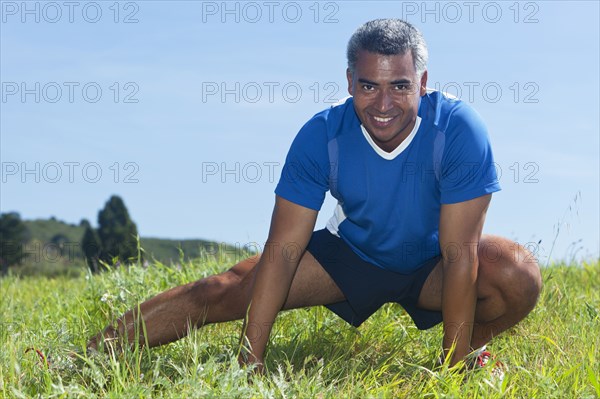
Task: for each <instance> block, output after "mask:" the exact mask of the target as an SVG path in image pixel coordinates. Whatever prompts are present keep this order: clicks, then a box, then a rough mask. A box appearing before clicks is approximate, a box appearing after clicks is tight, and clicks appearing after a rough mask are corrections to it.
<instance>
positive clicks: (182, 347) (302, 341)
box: [0, 258, 600, 399]
mask: <svg viewBox="0 0 600 399" xmlns="http://www.w3.org/2000/svg"><path fill="white" fill-rule="evenodd" d="M227 263H228V264H229V265H230V264H231V263H233V261H232V262H227ZM225 268H226V265H219V264H217V262H215V261H214V260H211V259H210V258H205V259H202V260H198V261H194V262H186V263H183V264H182V265H181V267H180V268H173V267H167V266H165V265H162V264H160V263H154V264H152V265H150V267H148V268H143V267H139V266H132V267H129V268H119V269H116V270H114V271H111V272H110V273H103V274H101V275H94V276H92V275H89V274H88V273H87V272H83V274H82V276H81V277H78V278H74V279H69V278H66V277H59V278H54V279H52V278H42V277H27V278H21V277H18V276H8V277H6V278H4V279H2V280H0V294H1V304H0V318H1V319H0V320H1V323H2V324H1V330H0V398H30V397H43V398H77V397H81V398H104V397H106V398H149V397H156V398H195V397H207V398H211V397H214V398H253V397H254V398H263V397H267V398H269V397H272V398H296V397H302V398H305V397H306V398H313V397H315V398H338V397H354V398H370V397H374V398H388V397H389V398H396V397H410V398H421V397H425V398H439V397H456V398H463V397H470V398H471V397H472V398H478V397H482V398H501V397H502V398H504V397H507V398H561V399H562V398H597V397H600V384H599V377H598V376H599V375H600V361H599V356H598V351H599V349H598V348H599V347H600V312H599V309H600V293H599V292H600V289H599V288H600V287H599V281H600V264H599V263H598V261H594V262H592V263H586V264H580V265H569V266H567V265H554V266H550V267H546V268H544V269H543V278H544V282H545V284H544V288H543V292H542V295H541V297H540V301H539V304H538V306H537V307H536V308H535V310H534V311H533V312H532V313H531V315H530V316H529V317H528V318H527V319H525V320H524V321H523V322H522V323H520V324H519V325H518V326H516V327H515V328H513V329H511V330H510V331H508V332H507V333H505V334H503V335H502V336H500V337H498V338H496V339H495V340H494V341H493V342H492V344H491V345H490V346H489V348H490V350H492V351H493V352H494V354H495V355H496V356H497V358H498V359H499V360H501V361H502V362H503V363H505V364H506V365H507V366H508V373H507V375H506V378H505V379H504V381H503V382H498V381H495V380H493V379H492V378H491V377H490V375H489V374H488V373H487V372H485V371H483V372H477V373H470V374H468V375H467V376H466V378H465V375H464V374H460V373H456V372H454V371H453V370H448V369H447V368H443V367H442V368H437V367H436V359H437V357H438V356H439V354H440V343H441V337H442V332H441V328H440V327H439V326H438V327H435V328H433V329H431V330H429V331H425V332H421V331H418V330H417V329H416V327H415V326H414V325H413V324H412V322H411V321H410V318H409V317H408V316H407V315H406V314H405V313H404V311H403V310H402V309H401V308H400V307H398V306H396V305H386V306H385V307H383V308H382V309H381V310H380V311H379V312H377V313H376V314H375V315H374V316H373V317H371V318H370V319H369V320H368V321H367V322H366V323H365V324H364V325H363V326H361V327H360V328H359V329H355V328H352V327H350V326H348V325H347V324H345V323H344V322H343V321H341V320H340V319H338V318H337V317H336V316H335V315H333V314H332V313H330V312H329V311H328V310H326V309H325V308H322V307H317V308H312V309H310V310H307V309H301V310H295V311H290V312H284V313H282V314H280V316H279V318H278V319H277V323H276V325H275V327H274V329H273V332H272V335H271V341H270V342H271V343H270V346H269V348H268V353H267V368H268V370H269V372H268V374H267V375H266V376H262V377H258V376H254V375H253V374H252V373H251V372H249V370H246V369H240V368H239V367H238V365H237V361H236V355H235V353H236V351H237V349H238V340H239V334H240V329H241V323H240V322H231V323H225V324H220V325H211V326H207V327H205V328H202V329H200V330H197V331H195V332H193V333H192V334H191V335H190V336H188V337H187V338H185V339H182V340H180V341H177V342H175V343H172V344H170V345H167V346H164V347H160V348H154V349H147V348H143V347H142V348H140V347H139V346H136V347H135V348H133V349H132V350H130V351H127V352H125V353H124V354H122V355H119V356H118V357H114V356H111V355H108V354H101V353H100V354H98V353H86V352H85V351H84V348H85V343H86V340H87V338H88V337H89V336H91V335H93V334H94V333H96V332H98V331H99V330H100V329H102V328H103V327H104V326H105V325H106V324H107V323H108V322H109V321H110V320H113V319H114V318H116V317H118V316H119V315H120V314H122V313H123V312H124V311H126V310H127V309H129V308H131V307H132V306H135V305H136V303H138V302H139V301H142V300H144V299H146V298H148V297H150V296H152V295H153V294H156V293H158V292H160V291H163V290H165V289H167V288H169V287H172V286H175V285H179V284H183V283H185V282H188V281H192V280H195V279H198V278H201V277H204V276H207V275H209V274H214V273H216V272H220V271H222V270H224V269H225ZM73 352H75V353H78V354H79V355H77V356H75V357H72V356H69V354H70V353H73Z"/></svg>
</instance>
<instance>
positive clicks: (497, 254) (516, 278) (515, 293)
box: [480, 236, 542, 317]
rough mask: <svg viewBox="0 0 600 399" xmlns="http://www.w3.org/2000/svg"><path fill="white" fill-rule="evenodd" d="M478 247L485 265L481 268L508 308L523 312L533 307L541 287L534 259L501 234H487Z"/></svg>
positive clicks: (481, 263) (538, 271)
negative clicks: (499, 235) (498, 235)
mask: <svg viewBox="0 0 600 399" xmlns="http://www.w3.org/2000/svg"><path fill="white" fill-rule="evenodd" d="M481 247H483V249H481V248H480V265H483V266H484V268H485V269H484V270H481V271H482V272H483V273H485V274H487V277H488V280H490V283H491V284H493V285H495V286H496V288H497V289H498V291H500V295H501V296H502V298H503V299H504V300H505V302H506V303H507V305H508V306H507V307H508V309H512V311H513V312H515V313H519V314H522V317H524V316H526V315H527V314H528V313H529V312H530V311H531V310H532V309H533V308H534V307H535V304H536V303H537V300H538V298H539V295H540V292H541V289H542V277H541V273H540V268H539V265H538V262H537V260H536V259H535V257H534V256H533V254H532V253H531V252H530V251H528V250H527V249H525V248H524V247H522V246H521V245H519V244H518V243H515V242H513V241H511V240H508V239H505V238H502V237H496V236H488V237H486V239H485V240H482V245H481ZM486 247H487V249H486ZM490 248H491V250H490Z"/></svg>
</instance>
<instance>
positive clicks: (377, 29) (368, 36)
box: [346, 18, 429, 77]
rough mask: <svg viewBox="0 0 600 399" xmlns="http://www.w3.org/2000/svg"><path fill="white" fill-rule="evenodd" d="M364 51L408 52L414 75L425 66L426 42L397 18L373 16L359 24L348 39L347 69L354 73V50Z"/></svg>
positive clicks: (417, 31) (427, 55)
mask: <svg viewBox="0 0 600 399" xmlns="http://www.w3.org/2000/svg"><path fill="white" fill-rule="evenodd" d="M360 50H366V51H369V52H371V53H376V54H382V55H399V54H405V53H406V52H407V51H408V50H410V51H411V53H412V57H413V63H414V66H415V70H416V71H417V76H419V77H421V75H423V72H425V69H427V59H428V58H429V54H428V52H427V44H426V43H425V39H424V38H423V35H422V34H421V32H420V31H419V30H418V29H417V28H415V27H414V26H412V25H411V24H409V23H408V22H406V21H403V20H401V19H394V18H390V19H374V20H372V21H369V22H366V23H365V24H363V25H362V26H360V27H359V28H358V29H357V30H356V32H354V34H353V35H352V37H351V38H350V40H349V41H348V49H347V52H346V56H347V58H348V69H350V72H352V73H354V71H355V69H356V63H357V61H358V52H359V51H360Z"/></svg>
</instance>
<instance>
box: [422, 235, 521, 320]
mask: <svg viewBox="0 0 600 399" xmlns="http://www.w3.org/2000/svg"><path fill="white" fill-rule="evenodd" d="M515 254H516V255H515ZM525 256H526V253H525V250H524V249H523V248H522V247H520V246H519V245H518V244H516V243H515V242H514V241H512V240H509V239H507V238H504V237H499V236H493V235H487V234H486V235H483V236H482V237H481V240H480V241H479V248H478V258H479V269H478V271H477V298H478V299H479V300H482V299H486V298H490V297H495V296H498V294H499V292H500V291H504V290H510V289H511V287H510V279H507V278H506V276H510V275H511V274H513V271H514V270H515V269H516V268H518V263H519V259H520V258H524V257H525ZM442 267H443V266H442V261H441V260H440V262H439V263H438V264H437V265H436V267H435V268H434V269H433V271H432V272H431V274H430V275H429V277H428V278H427V280H426V281H425V284H424V285H423V289H422V290H421V294H420V296H419V303H418V306H419V307H422V308H424V309H428V310H436V311H437V310H441V309H442V280H443V269H442Z"/></svg>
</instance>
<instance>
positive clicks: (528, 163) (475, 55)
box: [0, 1, 600, 264]
mask: <svg viewBox="0 0 600 399" xmlns="http://www.w3.org/2000/svg"><path fill="white" fill-rule="evenodd" d="M598 4H599V3H598V2H596V1H583V2H575V1H569V2H567V1H538V2H531V1H530V2H514V1H509V2H477V1H474V2H462V1H460V2H421V1H417V2H396V1H394V2H392V1H380V2H378V1H349V2H346V1H337V2H335V1H334V2H327V1H324V2H315V1H308V2H288V1H283V2H280V1H258V2H221V1H216V2H212V1H168V2H167V1H132V2H114V1H106V2H105V1H97V2H86V1H84V2H79V1H74V2H62V1H59V2H39V1H27V2H22V1H2V2H1V12H2V14H1V18H2V20H1V32H0V33H1V35H0V36H1V39H0V45H1V52H0V56H1V63H0V67H1V70H0V74H1V76H0V78H1V79H0V80H1V81H2V98H1V103H0V105H1V115H0V116H1V118H0V119H1V122H0V123H1V124H0V128H1V140H0V144H1V150H0V155H1V161H2V182H1V183H2V186H1V194H0V200H1V204H0V208H1V211H2V212H8V211H16V212H19V213H20V214H21V217H22V218H25V219H34V218H48V217H50V216H55V217H57V218H58V219H61V220H65V221H67V222H70V223H79V221H80V220H81V219H82V218H87V219H89V220H90V221H91V222H92V223H93V224H95V223H96V217H97V212H98V210H99V209H101V208H102V207H103V205H104V203H105V202H106V200H107V199H108V198H109V197H110V195H112V194H118V195H120V196H121V197H122V198H123V199H124V201H125V204H126V205H127V207H128V209H129V211H130V213H131V216H132V218H133V219H134V221H135V222H136V223H137V225H138V229H139V231H140V234H141V235H142V236H152V237H164V238H205V239H212V240H216V241H220V242H228V243H239V244H240V245H252V243H254V242H257V243H263V242H264V240H265V239H266V236H267V232H268V226H269V221H270V216H271V211H272V207H273V203H274V194H273V190H274V188H275V185H276V183H277V180H278V178H279V174H280V172H281V167H282V164H283V161H284V159H285V155H286V152H287V150H288V147H289V145H290V143H291V141H292V139H293V137H294V135H295V134H296V133H297V131H298V130H299V128H300V127H301V126H302V125H303V124H304V123H305V122H306V121H307V120H308V119H309V118H310V117H311V116H312V115H314V114H315V113H317V112H318V111H320V110H322V109H323V108H325V107H328V106H329V105H330V103H331V102H332V101H335V100H337V99H340V98H343V97H345V96H347V90H346V83H345V68H346V60H345V47H346V43H347V40H348V38H349V37H350V35H351V34H352V33H353V32H354V30H355V29H356V28H357V27H358V26H359V25H360V24H361V23H363V22H365V21H367V20H369V19H373V18H380V17H400V18H405V19H407V20H408V21H410V22H412V23H413V24H415V25H416V26H417V27H418V28H419V29H421V30H422V31H423V33H424V35H425V38H426V40H427V42H428V46H429V53H430V62H429V67H428V70H429V84H428V86H430V87H433V88H438V89H443V90H446V91H447V92H449V93H451V94H454V95H457V96H459V97H460V98H461V99H463V100H464V101H467V102H469V103H470V104H471V105H472V106H473V107H474V108H475V109H477V111H478V112H479V113H480V114H481V115H482V116H483V118H484V119H485V121H486V122H487V125H488V127H489V130H490V134H491V138H492V144H493V147H494V151H495V157H496V162H497V164H498V170H499V172H500V173H501V177H500V182H501V185H502V187H503V191H501V192H500V193H497V194H495V195H494V198H493V200H492V205H491V208H490V210H489V212H488V217H487V222H486V226H485V229H484V230H485V232H489V233H495V234H500V235H504V236H508V237H510V238H513V239H516V240H518V241H519V242H520V243H522V244H524V245H528V246H529V247H530V248H531V249H532V250H533V251H534V252H535V253H536V255H537V256H538V258H539V259H540V261H541V262H542V263H544V264H545V263H546V262H548V258H549V256H551V258H552V259H569V258H571V257H576V258H581V257H597V256H598V254H599V247H600V245H599V241H600V235H599V225H600V217H599V207H600V206H599V186H600V183H599V180H600V176H599V169H600V166H599V158H600V157H599V151H600V149H599V148H600V144H599V136H600V134H599V131H600V127H599V119H600V118H599V108H600V105H599V92H600V84H599V81H598V79H599V76H600V71H599V47H600V45H599V37H600V33H599V27H598V24H599V22H598V21H599V6H598ZM333 207H334V202H333V201H332V200H331V198H329V199H328V200H327V201H326V203H325V204H324V206H323V209H322V212H321V215H320V217H319V221H318V227H323V226H324V225H325V222H326V221H327V219H328V218H329V216H330V214H331V213H332V211H333ZM540 240H541V244H539V246H536V245H537V243H538V242H539V241H540ZM528 243H529V244H528Z"/></svg>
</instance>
